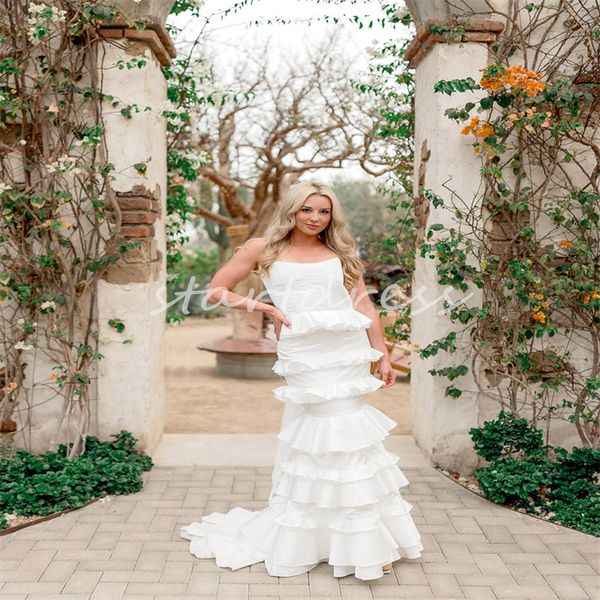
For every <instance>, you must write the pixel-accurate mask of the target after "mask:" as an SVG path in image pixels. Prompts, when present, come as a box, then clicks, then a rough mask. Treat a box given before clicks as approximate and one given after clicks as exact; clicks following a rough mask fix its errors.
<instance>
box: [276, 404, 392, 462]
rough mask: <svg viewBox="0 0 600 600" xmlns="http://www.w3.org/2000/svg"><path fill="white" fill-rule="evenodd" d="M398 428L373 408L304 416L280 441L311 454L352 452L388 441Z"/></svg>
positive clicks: (283, 432)
mask: <svg viewBox="0 0 600 600" xmlns="http://www.w3.org/2000/svg"><path fill="white" fill-rule="evenodd" d="M396 425H397V423H396V421H394V420H393V419H390V418H389V417H388V416H387V415H385V414H384V413H382V412H381V411H380V410H378V409H377V408H375V407H374V406H371V405H370V404H364V403H363V404H362V405H361V407H360V408H359V409H358V410H354V411H353V412H350V413H345V414H333V415H326V416H315V415H311V414H308V413H306V412H305V413H302V414H301V415H300V416H299V417H298V418H296V419H294V420H293V421H292V422H291V423H290V424H289V425H288V426H287V427H285V428H284V429H283V430H282V431H280V432H279V433H278V434H277V437H278V438H279V439H280V440H282V441H284V442H287V443H288V444H289V445H290V447H291V448H294V449H296V450H302V452H308V453H310V454H314V453H317V454H320V453H323V452H351V451H353V450H359V449H361V448H366V447H367V446H372V445H373V444H375V443H376V442H380V441H381V440H383V439H385V438H386V437H387V435H388V432H389V431H390V430H391V429H393V428H394V427H395V426H396Z"/></svg>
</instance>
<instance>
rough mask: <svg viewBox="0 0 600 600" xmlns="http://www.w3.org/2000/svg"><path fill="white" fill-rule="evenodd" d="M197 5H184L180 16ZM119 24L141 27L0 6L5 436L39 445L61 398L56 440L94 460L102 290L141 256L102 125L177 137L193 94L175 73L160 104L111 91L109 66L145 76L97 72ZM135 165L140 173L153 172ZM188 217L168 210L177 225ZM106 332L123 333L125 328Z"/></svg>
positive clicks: (80, 10) (61, 7)
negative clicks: (130, 122)
mask: <svg viewBox="0 0 600 600" xmlns="http://www.w3.org/2000/svg"><path fill="white" fill-rule="evenodd" d="M196 7H197V3H195V2H178V3H177V4H176V7H175V10H180V11H181V10H191V9H193V8H196ZM115 19H121V20H123V21H124V23H125V24H126V26H127V27H129V28H132V29H137V30H142V29H144V28H145V27H146V21H145V20H143V19H138V18H135V17H132V16H130V15H128V14H126V13H125V12H124V11H123V10H121V9H120V8H119V5H118V4H115V3H113V2H108V1H104V0H100V1H87V0H60V1H59V2H53V3H47V2H39V3H36V2H27V1H25V0H10V1H9V2H6V3H4V5H3V7H2V8H0V42H1V43H2V53H1V54H0V211H1V212H2V219H1V220H0V361H1V365H0V367H1V369H0V384H1V385H0V433H1V434H2V435H8V436H9V441H10V440H12V436H13V434H14V432H17V434H18V435H20V436H21V439H20V442H19V443H20V444H21V445H23V446H26V447H30V445H31V441H32V440H31V431H30V429H29V427H30V423H31V415H32V411H34V410H35V409H36V407H38V406H39V405H42V404H46V403H49V402H57V401H58V402H59V403H60V404H61V405H62V415H61V417H60V419H59V424H58V427H57V431H56V435H55V439H56V440H57V441H64V442H66V444H67V447H68V448H69V455H70V456H71V457H74V456H76V455H78V454H80V453H81V452H83V451H84V449H85V448H84V446H85V440H86V436H87V435H88V433H89V430H90V420H91V402H92V395H93V389H94V388H93V384H94V378H95V369H96V365H97V363H98V361H100V360H102V358H103V357H102V355H101V354H100V352H99V351H98V332H97V326H98V324H97V322H96V320H95V315H96V312H95V311H96V302H97V283H98V281H99V280H100V279H101V278H102V277H103V276H104V275H105V274H106V272H107V270H108V269H109V268H110V267H111V266H112V265H115V264H116V263H117V262H118V261H119V260H120V259H121V258H122V257H123V256H124V255H125V254H126V253H127V252H128V251H130V250H133V249H134V248H136V247H137V246H138V245H139V242H136V241H132V240H131V239H130V238H126V237H124V236H123V234H122V229H121V220H122V215H121V210H120V208H119V203H118V202H117V198H116V193H115V190H114V189H113V184H112V182H113V181H114V179H115V176H116V173H115V166H114V165H113V164H112V163H111V161H110V157H109V156H108V152H107V144H106V139H105V133H106V126H105V117H106V115H107V114H111V115H114V114H115V113H116V114H117V115H119V114H120V117H121V118H123V119H124V120H127V119H132V118H134V117H135V114H136V113H138V112H141V111H147V110H152V111H153V112H154V114H156V116H157V118H164V119H166V121H167V126H168V131H169V135H171V136H173V137H176V136H177V135H178V134H179V133H180V132H182V131H185V128H186V127H188V122H187V121H186V118H185V114H184V113H185V109H184V108H182V106H181V102H178V100H177V98H181V97H184V96H185V92H181V89H182V88H184V87H185V86H188V88H189V87H190V86H191V85H192V83H191V81H190V80H189V79H188V80H185V82H183V83H182V77H181V76H180V75H179V76H178V75H177V72H178V68H179V65H176V66H175V67H174V68H173V69H172V70H170V71H169V70H167V71H166V72H165V76H166V77H168V78H170V79H171V80H177V86H178V89H179V90H180V91H179V93H178V92H177V91H176V90H175V89H174V86H170V87H169V100H170V101H169V102H167V104H166V105H165V106H160V107H150V106H141V107H140V106H136V105H130V104H127V103H125V102H123V101H122V100H121V99H120V98H118V97H116V96H113V95H108V94H105V93H103V92H102V75H103V73H102V69H100V68H99V65H100V64H102V65H103V67H102V68H115V69H129V70H131V69H143V68H145V67H146V66H147V63H146V61H145V60H144V59H143V57H139V56H138V57H132V58H131V60H128V61H118V62H117V63H116V64H115V65H104V63H102V60H103V58H102V56H100V54H99V47H100V46H101V44H100V31H99V30H100V28H101V27H102V25H104V24H110V23H112V22H114V21H115ZM184 84H185V85H184ZM188 131H189V129H188ZM186 160H187V162H186ZM193 164H194V161H193V159H192V158H189V157H187V158H186V157H185V154H184V153H175V152H171V153H170V155H169V167H170V168H171V170H175V169H177V170H180V171H181V172H183V173H184V175H185V174H186V173H188V172H189V171H190V170H192V169H193ZM131 168H132V170H133V172H137V173H138V174H140V175H144V174H145V172H146V169H147V165H146V163H143V162H142V163H136V164H132V165H131ZM171 197H172V196H171ZM181 210H182V209H181V206H180V205H178V204H177V203H176V202H171V203H169V206H168V212H169V214H172V213H177V212H181ZM168 218H170V217H168ZM109 325H110V326H111V327H113V328H114V329H115V330H117V331H123V330H124V329H125V328H126V323H123V322H122V321H120V320H118V319H110V320H109ZM127 341H128V340H127V339H126V340H124V343H127Z"/></svg>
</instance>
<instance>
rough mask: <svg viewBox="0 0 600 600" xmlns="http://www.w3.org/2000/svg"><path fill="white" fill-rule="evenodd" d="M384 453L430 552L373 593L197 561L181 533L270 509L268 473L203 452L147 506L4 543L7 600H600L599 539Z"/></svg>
mask: <svg viewBox="0 0 600 600" xmlns="http://www.w3.org/2000/svg"><path fill="white" fill-rule="evenodd" d="M259 441H260V440H256V439H255V440H253V441H252V443H253V444H257V443H258V442H259ZM388 441H389V444H388ZM169 443H171V444H173V440H171V441H170V442H169ZM386 446H388V449H390V450H391V451H397V449H398V448H400V454H401V459H400V466H401V468H402V470H403V471H404V473H405V474H406V475H407V477H408V479H409V480H410V485H409V486H407V487H404V488H402V493H403V496H404V497H405V498H406V499H407V500H408V501H409V502H411V503H412V504H413V505H414V508H413V511H412V515H413V518H414V519H415V523H416V524H417V527H418V528H419V530H420V532H421V533H422V535H423V544H424V546H425V551H424V553H423V556H422V557H421V558H420V559H418V560H412V561H408V560H406V559H402V560H401V561H398V562H396V563H395V564H394V571H393V573H391V574H389V575H385V576H384V577H383V578H381V579H378V580H376V581H373V582H370V583H369V582H363V581H359V580H357V579H355V578H354V577H352V576H349V577H345V578H341V579H335V578H334V577H333V576H332V575H331V567H330V566H329V565H327V564H321V565H319V566H318V567H317V568H315V569H314V570H313V571H311V572H310V573H308V574H303V575H300V576H298V577H291V578H276V577H270V576H269V575H267V574H266V573H265V572H264V566H263V564H262V563H261V564H258V565H254V566H252V567H250V568H245V569H241V570H238V571H235V572H232V571H231V570H230V569H220V568H218V567H216V565H215V564H214V561H213V560H199V559H196V558H194V557H193V556H191V555H190V554H189V553H188V542H186V541H185V540H181V539H179V536H178V529H179V526H180V525H182V524H185V523H189V522H191V521H193V520H197V519H198V517H199V516H201V515H202V514H205V513H209V512H212V511H221V512H223V511H226V510H228V509H229V508H232V507H234V506H243V507H245V508H254V509H260V508H262V507H263V506H265V503H266V499H267V495H268V492H269V489H270V483H271V481H270V474H271V469H270V467H269V466H264V465H263V466H243V467H237V468H231V467H228V466H210V465H202V464H200V463H201V462H202V460H201V459H202V457H203V454H202V452H199V453H198V454H196V460H197V463H199V464H198V466H193V467H191V466H171V467H170V466H166V465H164V464H162V459H161V456H162V457H163V458H166V457H168V456H169V452H167V451H165V452H163V453H162V455H161V453H159V454H158V455H157V457H158V458H159V462H160V463H161V464H160V465H159V466H157V467H155V468H154V469H153V470H152V471H151V472H150V473H148V474H146V486H145V488H144V490H143V491H142V492H140V493H139V494H134V495H131V496H121V497H113V498H112V499H111V501H110V502H105V503H100V502H97V503H95V504H93V505H90V506H88V507H86V508H84V509H81V510H79V511H75V512H72V513H69V514H68V515H65V516H63V517H60V518H57V519H54V520H51V521H47V522H45V523H41V524H39V525H35V526H31V527H28V528H26V529H23V530H21V531H17V532H15V533H13V534H11V535H9V536H5V537H0V600H6V599H11V600H52V599H53V598H60V599H61V600H87V599H93V600H101V599H106V600H120V599H130V600H134V599H136V600H187V599H189V600H192V599H193V600H204V599H206V600H208V599H212V598H232V599H234V600H243V599H245V598H251V599H252V600H259V599H261V598H262V599H265V600H266V599H268V600H274V599H276V598H281V599H286V600H290V599H293V598H312V599H313V600H314V599H317V598H320V599H322V600H325V599H327V600H331V599H343V600H363V599H369V600H370V599H377V598H410V599H418V598H435V599H438V600H442V599H451V598H452V599H453V598H461V599H469V600H494V599H504V598H506V599H511V600H518V599H522V600H532V599H533V598H536V599H546V598H565V599H573V600H579V599H581V600H583V599H586V600H587V599H600V575H599V574H598V568H599V561H600V544H599V543H598V540H597V539H596V538H594V537H592V536H588V535H584V534H582V533H578V532H573V531H571V530H569V529H566V528H563V527H560V526H558V525H554V524H552V523H546V522H542V521H540V520H538V519H535V518H533V517H530V516H527V515H523V514H520V513H517V512H514V511H511V510H509V509H506V508H503V507H500V506H496V505H494V504H492V503H490V502H487V501H486V500H484V499H482V498H479V497H478V496H476V495H475V494H472V493H471V492H469V491H468V490H465V489H463V488H462V487H460V486H458V485H457V484H455V483H454V482H452V481H450V480H448V479H447V478H446V477H444V476H443V475H442V474H441V473H439V472H438V471H436V470H435V469H434V468H432V467H430V466H428V465H427V464H426V462H425V461H424V459H423V458H422V457H421V456H420V455H419V453H418V450H417V449H416V446H415V445H414V443H413V442H412V438H410V437H407V436H390V438H388V440H386ZM171 450H172V448H171ZM195 450H196V451H199V450H201V444H200V443H199V442H198V443H197V444H196V447H195ZM245 450H247V449H245ZM266 454H267V453H266V452H265V453H263V456H266ZM208 456H209V457H210V456H211V455H210V454H208Z"/></svg>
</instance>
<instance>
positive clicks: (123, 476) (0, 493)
mask: <svg viewBox="0 0 600 600" xmlns="http://www.w3.org/2000/svg"><path fill="white" fill-rule="evenodd" d="M112 437H113V438H114V440H113V441H110V442H101V441H100V440H98V438H96V437H93V436H87V437H86V450H85V452H84V453H83V454H81V455H79V456H77V457H76V458H74V459H68V458H67V455H68V452H69V448H68V447H67V446H66V445H61V446H59V448H58V450H57V451H55V452H54V451H53V452H45V453H43V454H30V453H29V452H25V451H23V450H18V451H17V452H16V454H15V456H14V457H11V458H0V513H2V514H4V513H16V514H18V515H24V516H30V515H49V514H52V513H55V512H59V511H61V510H65V509H68V508H79V507H81V506H84V505H85V504H86V503H87V502H89V501H90V500H91V499H93V498H99V497H102V496H105V495H109V494H113V495H123V494H131V493H133V492H138V491H139V490H141V489H142V486H143V481H142V477H141V475H142V472H143V471H149V470H150V469H151V468H152V459H151V458H150V457H149V456H147V455H145V454H139V453H137V452H136V451H135V446H136V444H137V439H136V438H135V437H134V436H133V435H132V434H131V433H130V432H128V431H121V432H120V433H118V434H116V435H113V436H112ZM6 526H7V523H6V520H5V519H4V520H3V521H0V529H4V528H6Z"/></svg>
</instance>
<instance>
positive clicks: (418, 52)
mask: <svg viewBox="0 0 600 600" xmlns="http://www.w3.org/2000/svg"><path fill="white" fill-rule="evenodd" d="M441 29H443V30H444V31H442V32H441V33H440V31H441ZM503 29H504V24H503V23H501V22H500V21H492V20H490V19H469V20H460V21H459V20H458V19H455V18H454V19H427V20H426V21H424V22H423V24H422V25H421V27H419V29H418V31H417V35H415V37H414V38H413V40H412V42H411V43H410V44H409V45H408V47H407V48H406V50H405V52H404V60H407V61H408V63H409V65H410V66H411V67H413V68H414V67H416V66H417V65H418V64H419V63H420V62H421V61H422V60H423V57H424V56H425V55H426V54H427V52H428V51H429V50H430V49H431V48H432V47H433V45H434V44H436V43H440V42H444V43H463V42H475V43H484V44H491V43H493V42H495V41H496V38H497V36H498V34H499V33H500V32H501V31H502V30H503Z"/></svg>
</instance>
